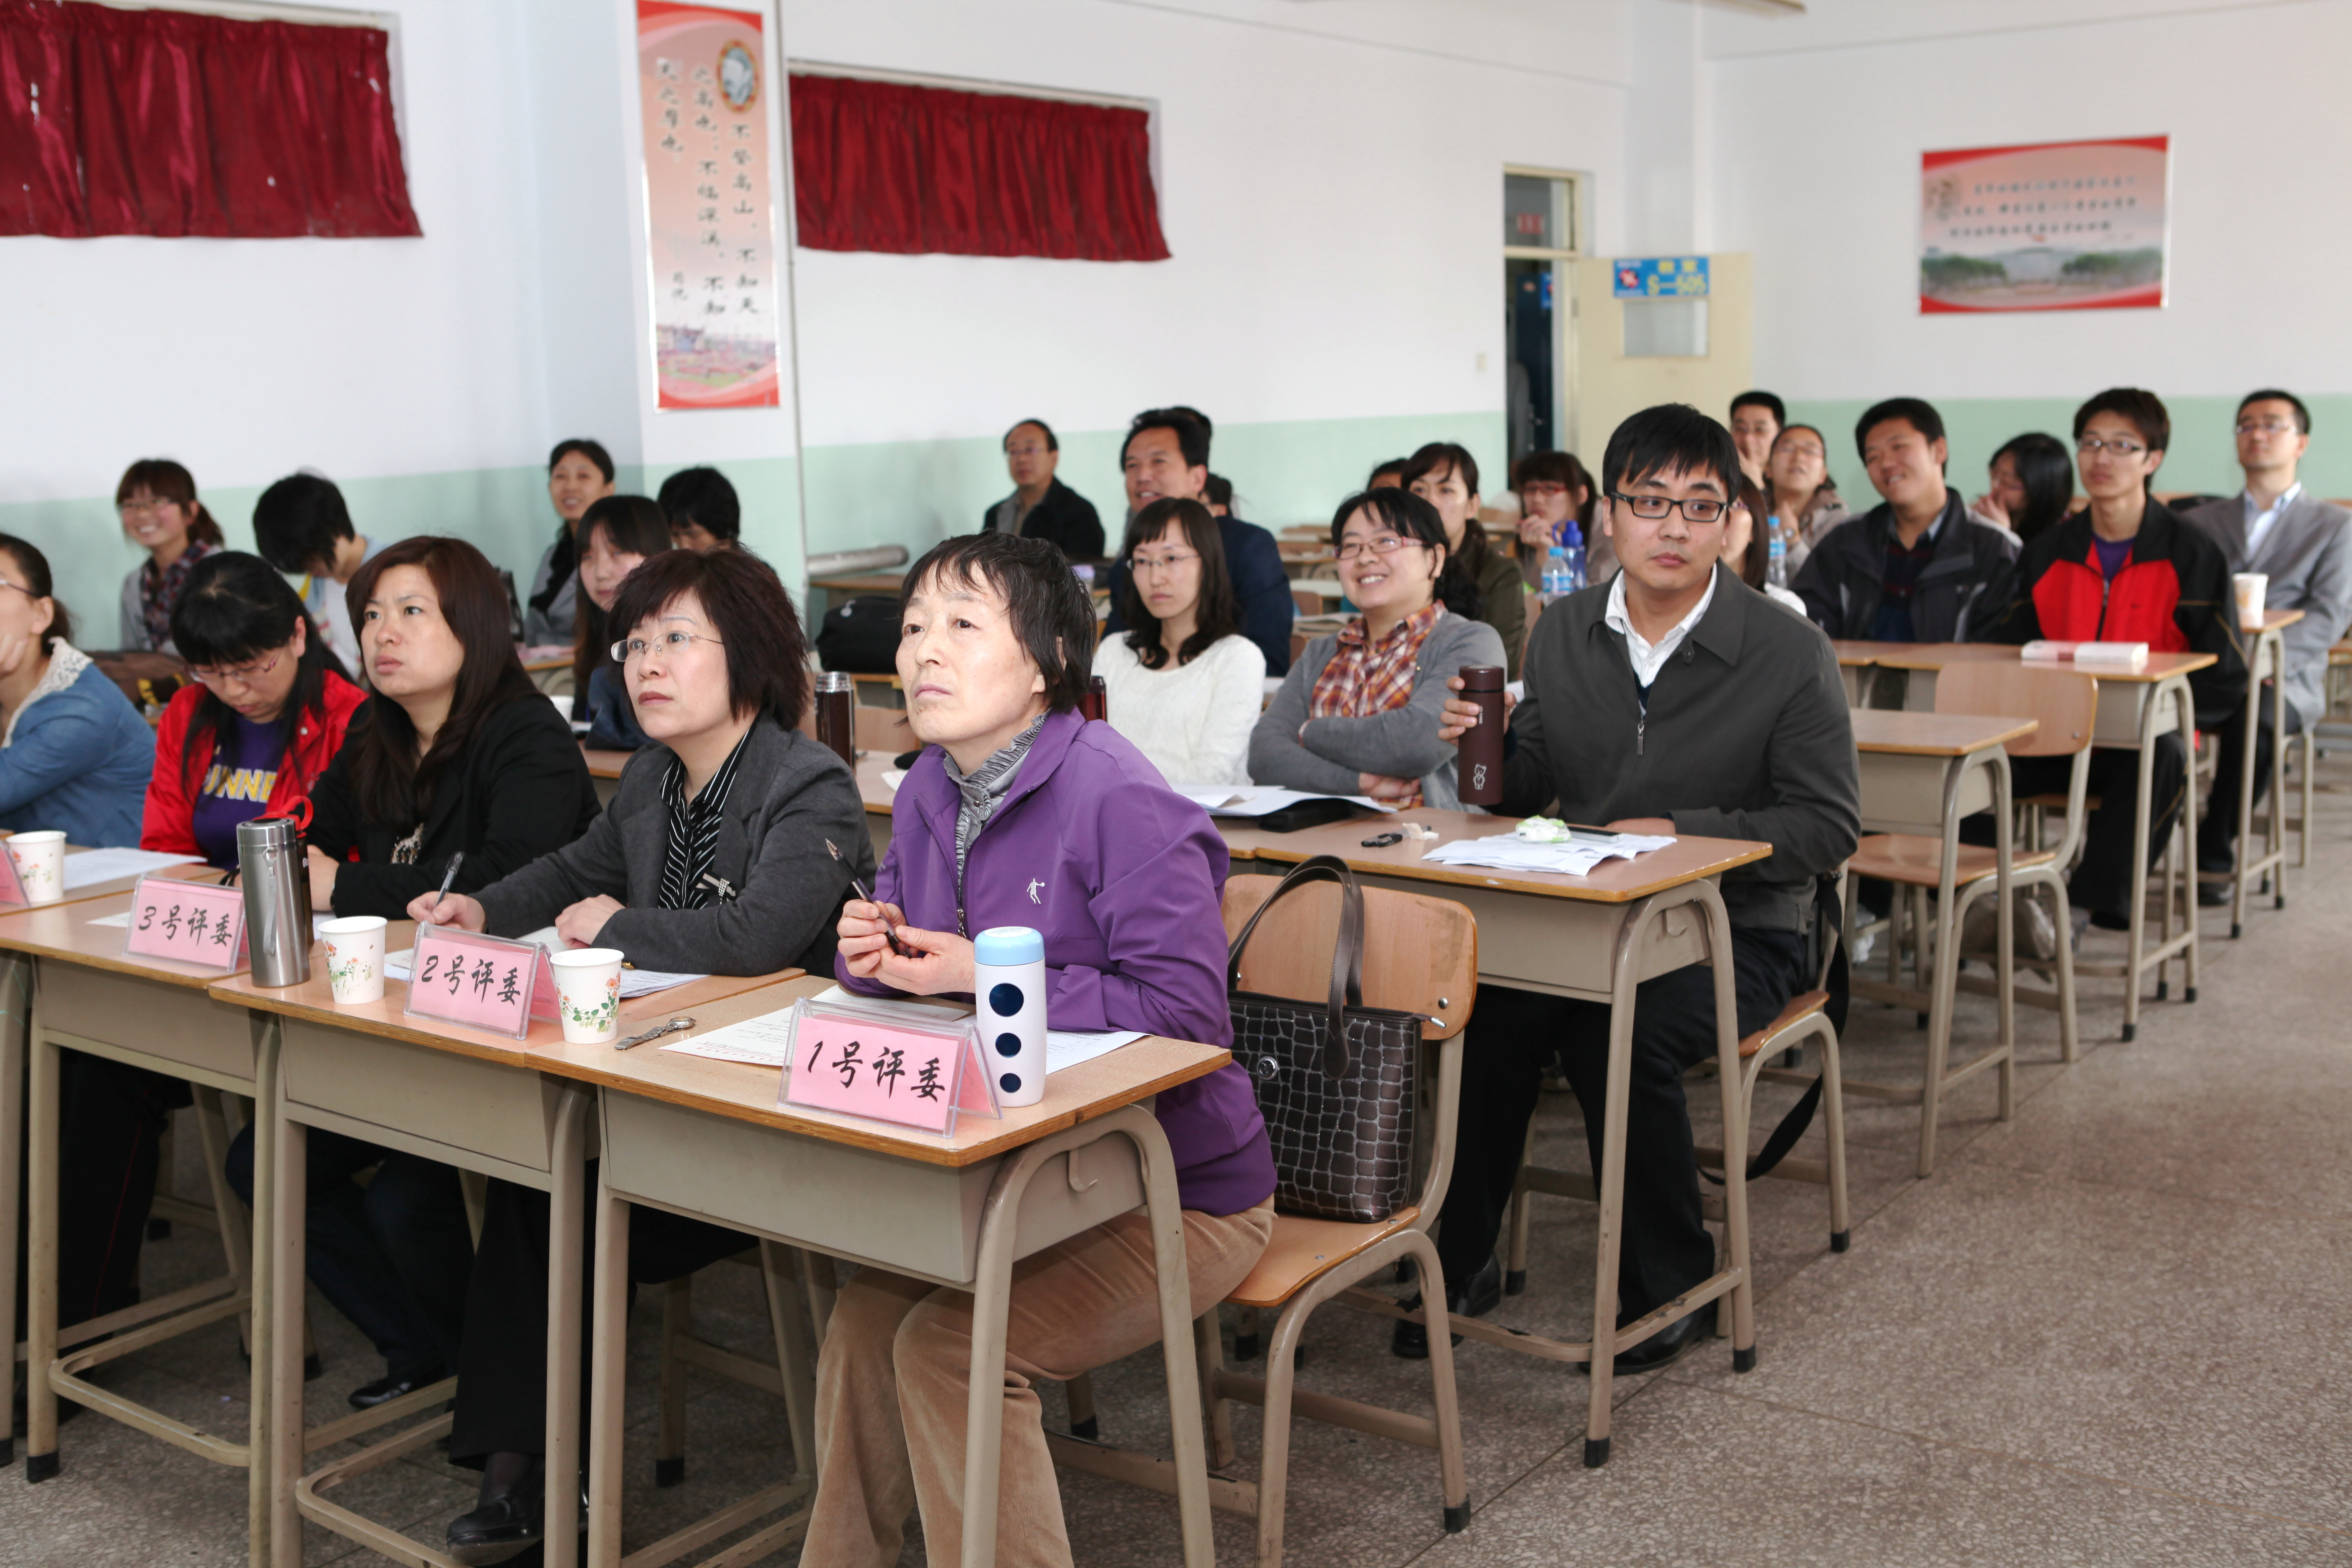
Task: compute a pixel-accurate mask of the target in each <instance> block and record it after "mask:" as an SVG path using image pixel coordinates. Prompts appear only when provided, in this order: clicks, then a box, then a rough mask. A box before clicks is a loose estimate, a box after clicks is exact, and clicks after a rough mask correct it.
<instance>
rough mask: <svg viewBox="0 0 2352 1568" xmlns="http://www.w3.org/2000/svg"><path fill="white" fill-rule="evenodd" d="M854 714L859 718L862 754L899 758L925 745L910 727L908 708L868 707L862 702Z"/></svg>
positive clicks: (859, 741)
mask: <svg viewBox="0 0 2352 1568" xmlns="http://www.w3.org/2000/svg"><path fill="white" fill-rule="evenodd" d="M850 711H851V712H852V713H854V714H856V716H857V739H856V747H857V749H858V750H859V751H861V752H882V753H883V754H884V755H885V756H892V757H895V756H897V755H898V753H899V752H911V751H914V750H916V749H917V748H918V747H919V746H920V745H921V744H922V742H920V741H918V740H916V739H915V732H914V731H912V730H910V729H908V727H907V710H905V709H904V708H868V707H867V706H866V704H864V703H863V702H861V703H859V704H857V705H856V707H854V708H852V709H851V710H850Z"/></svg>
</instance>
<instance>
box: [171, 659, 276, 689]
mask: <svg viewBox="0 0 2352 1568" xmlns="http://www.w3.org/2000/svg"><path fill="white" fill-rule="evenodd" d="M285 657H286V656H285V655H284V654H282V653H273V654H271V655H270V656H269V657H268V658H265V659H260V660H257V661H256V662H255V663H252V664H245V665H239V666H238V667H237V668H235V669H197V668H193V667H191V668H189V670H188V678H189V679H192V680H194V681H195V682H196V683H197V684H199V685H202V686H215V687H217V686H229V685H235V686H250V685H252V684H253V683H254V682H255V681H257V680H259V679H261V678H262V677H263V676H265V675H268V673H269V672H270V671H271V670H273V669H276V668H278V660H279V659H281V658H285Z"/></svg>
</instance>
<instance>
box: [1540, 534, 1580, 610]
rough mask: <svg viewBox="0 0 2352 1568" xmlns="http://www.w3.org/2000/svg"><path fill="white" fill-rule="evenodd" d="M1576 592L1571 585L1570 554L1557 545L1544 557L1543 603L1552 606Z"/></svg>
mask: <svg viewBox="0 0 2352 1568" xmlns="http://www.w3.org/2000/svg"><path fill="white" fill-rule="evenodd" d="M1574 592H1575V589H1573V588H1572V587H1570V585H1569V576H1568V552H1567V551H1565V550H1563V549H1561V548H1560V547H1559V545H1557V544H1555V545H1553V546H1552V547H1551V549H1550V550H1549V552H1547V553H1546V554H1545V557H1544V569H1543V602H1544V603H1545V604H1546V605H1550V604H1553V603H1556V602H1557V601H1559V600H1560V599H1564V598H1566V597H1567V596H1568V595H1570V594H1572V593H1574Z"/></svg>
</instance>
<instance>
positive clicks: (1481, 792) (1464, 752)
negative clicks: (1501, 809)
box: [1454, 664, 1503, 805]
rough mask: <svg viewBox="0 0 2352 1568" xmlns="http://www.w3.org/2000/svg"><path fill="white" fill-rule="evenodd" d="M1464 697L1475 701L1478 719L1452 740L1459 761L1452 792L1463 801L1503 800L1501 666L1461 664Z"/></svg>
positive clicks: (1496, 801)
mask: <svg viewBox="0 0 2352 1568" xmlns="http://www.w3.org/2000/svg"><path fill="white" fill-rule="evenodd" d="M1462 696H1463V699H1464V700H1465V701H1470V702H1475V703H1476V704H1477V705H1478V722H1476V723H1475V724H1473V725H1472V726H1470V728H1468V729H1467V730H1465V731H1462V734H1461V737H1460V738H1459V739H1457V740H1456V741H1455V742H1454V750H1455V754H1456V755H1457V756H1458V757H1459V759H1460V763H1459V767H1458V773H1457V776H1456V778H1455V780H1454V794H1455V795H1458V796H1460V797H1461V801H1462V804H1463V805H1502V804H1503V667H1502V666H1501V665H1499V664H1465V665H1464V666H1463V667H1462Z"/></svg>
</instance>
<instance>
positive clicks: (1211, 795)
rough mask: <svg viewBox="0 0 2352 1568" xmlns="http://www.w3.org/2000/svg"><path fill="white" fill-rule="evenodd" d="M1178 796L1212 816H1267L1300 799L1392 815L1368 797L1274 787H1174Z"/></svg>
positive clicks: (1389, 809) (1204, 785)
mask: <svg viewBox="0 0 2352 1568" xmlns="http://www.w3.org/2000/svg"><path fill="white" fill-rule="evenodd" d="M1170 787H1171V788H1172V789H1174V790H1175V792H1176V793H1177V794H1178V795H1182V796H1183V797H1184V798H1185V799H1186V800H1189V801H1191V802H1192V803H1193V804H1194V805H1198V806H1200V807H1201V808H1202V810H1204V811H1206V812H1207V813H1208V814H1209V815H1210V816H1270V815H1272V814H1273V813H1275V812H1277V811H1280V810H1281V809H1282V808H1283V807H1284V806H1286V805H1297V804H1298V803H1299V802H1300V801H1302V800H1344V801H1346V802H1347V803H1348V804H1349V805H1361V806H1368V807H1370V809H1371V810H1373V811H1378V812H1391V811H1394V810H1395V809H1396V807H1394V806H1392V805H1382V804H1381V802H1379V801H1377V800H1374V799H1373V798H1372V797H1371V796H1370V795H1322V794H1318V792H1316V791H1313V790H1303V789H1282V788H1280V787H1278V786H1276V785H1274V784H1173V785H1171V786H1170Z"/></svg>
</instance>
